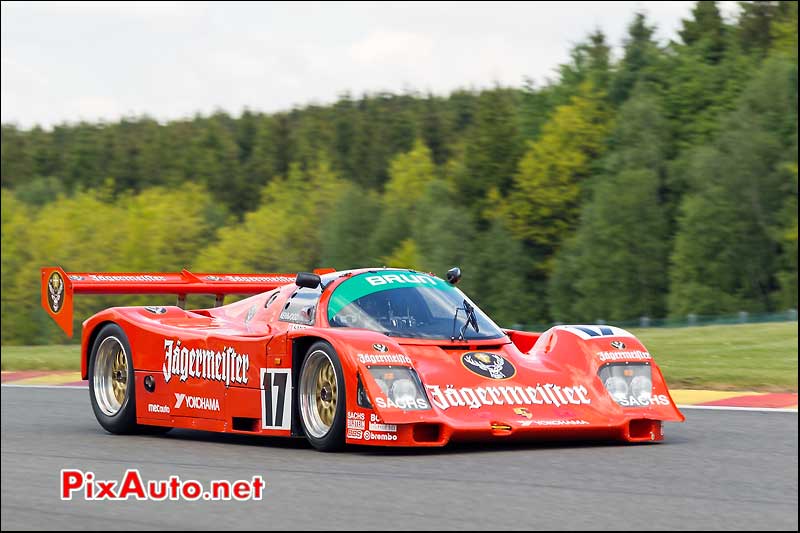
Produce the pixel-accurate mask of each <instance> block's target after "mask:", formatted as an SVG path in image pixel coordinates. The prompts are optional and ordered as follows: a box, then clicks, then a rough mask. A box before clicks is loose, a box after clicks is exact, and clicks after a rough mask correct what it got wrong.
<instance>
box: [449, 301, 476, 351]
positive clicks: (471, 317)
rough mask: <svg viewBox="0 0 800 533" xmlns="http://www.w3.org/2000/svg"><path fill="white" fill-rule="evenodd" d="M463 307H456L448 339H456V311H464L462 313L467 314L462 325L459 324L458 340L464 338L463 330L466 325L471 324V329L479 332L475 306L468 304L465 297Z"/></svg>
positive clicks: (465, 328) (464, 330)
mask: <svg viewBox="0 0 800 533" xmlns="http://www.w3.org/2000/svg"><path fill="white" fill-rule="evenodd" d="M463 305H464V307H456V313H455V314H454V315H453V331H452V333H451V334H450V340H451V341H454V340H456V321H457V320H458V312H459V311H464V314H465V315H466V316H467V319H466V320H465V321H464V325H463V326H461V331H460V332H459V334H458V340H460V341H463V340H464V332H466V331H467V326H472V329H474V330H475V333H480V331H481V330H480V328H479V327H478V317H477V315H476V314H475V308H474V307H473V306H471V305H470V304H469V302H468V301H467V300H466V299H465V300H464V303H463Z"/></svg>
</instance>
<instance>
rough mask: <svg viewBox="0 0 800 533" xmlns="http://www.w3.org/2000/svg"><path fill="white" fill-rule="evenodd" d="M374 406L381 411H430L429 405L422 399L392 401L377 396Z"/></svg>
mask: <svg viewBox="0 0 800 533" xmlns="http://www.w3.org/2000/svg"><path fill="white" fill-rule="evenodd" d="M375 405H377V406H378V407H380V408H382V409H420V410H422V409H430V408H431V407H430V405H428V402H427V401H426V400H425V399H423V398H416V399H414V398H409V399H408V400H401V399H397V400H392V399H391V398H383V397H381V396H378V397H377V398H375Z"/></svg>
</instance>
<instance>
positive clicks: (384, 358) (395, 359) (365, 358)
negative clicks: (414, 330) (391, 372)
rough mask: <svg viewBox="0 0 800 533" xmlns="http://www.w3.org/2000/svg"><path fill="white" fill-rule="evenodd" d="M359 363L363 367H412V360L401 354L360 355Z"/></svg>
mask: <svg viewBox="0 0 800 533" xmlns="http://www.w3.org/2000/svg"><path fill="white" fill-rule="evenodd" d="M358 362H359V363H361V364H363V365H381V364H385V365H410V364H411V358H409V357H408V356H407V355H404V354H401V353H378V354H371V353H360V354H358Z"/></svg>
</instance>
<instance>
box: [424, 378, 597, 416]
mask: <svg viewBox="0 0 800 533" xmlns="http://www.w3.org/2000/svg"><path fill="white" fill-rule="evenodd" d="M425 388H427V389H428V395H429V397H430V399H431V402H432V403H433V405H435V406H436V407H438V408H439V409H441V410H446V409H450V408H451V407H469V408H470V409H480V408H482V407H484V406H490V405H508V406H510V407H524V406H528V405H530V406H533V405H553V406H555V407H559V406H561V405H570V404H571V405H588V404H591V403H592V401H591V398H589V391H588V389H587V388H586V387H584V386H583V385H573V386H569V387H564V386H560V385H555V384H553V383H545V384H544V385H542V384H540V383H537V384H536V386H535V387H534V386H532V385H531V386H527V387H522V386H500V387H460V388H455V387H454V386H453V385H447V386H446V387H445V388H444V389H442V387H440V386H439V385H426V386H425Z"/></svg>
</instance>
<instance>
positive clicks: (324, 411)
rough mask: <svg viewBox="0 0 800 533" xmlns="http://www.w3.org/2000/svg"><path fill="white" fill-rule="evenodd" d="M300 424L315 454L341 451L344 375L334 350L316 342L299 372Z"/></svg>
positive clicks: (325, 344)
mask: <svg viewBox="0 0 800 533" xmlns="http://www.w3.org/2000/svg"><path fill="white" fill-rule="evenodd" d="M297 399H298V403H299V407H300V422H301V425H302V426H303V431H304V432H305V434H306V438H307V439H308V441H309V442H310V443H311V445H312V446H314V447H315V448H317V449H318V450H321V451H325V452H330V451H336V450H339V449H341V448H343V447H344V432H345V424H346V422H345V414H346V413H345V409H346V407H345V405H346V404H345V387H344V373H343V371H342V365H341V363H340V362H339V357H338V355H337V354H336V350H334V349H333V346H331V345H330V344H328V343H327V342H317V343H315V344H313V345H312V346H311V348H309V350H308V354H307V355H306V358H305V360H304V361H303V366H302V367H301V369H300V386H299V388H298V398H297Z"/></svg>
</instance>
